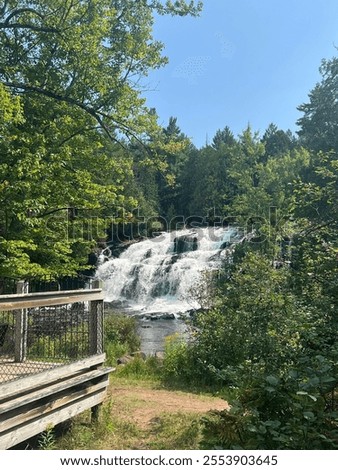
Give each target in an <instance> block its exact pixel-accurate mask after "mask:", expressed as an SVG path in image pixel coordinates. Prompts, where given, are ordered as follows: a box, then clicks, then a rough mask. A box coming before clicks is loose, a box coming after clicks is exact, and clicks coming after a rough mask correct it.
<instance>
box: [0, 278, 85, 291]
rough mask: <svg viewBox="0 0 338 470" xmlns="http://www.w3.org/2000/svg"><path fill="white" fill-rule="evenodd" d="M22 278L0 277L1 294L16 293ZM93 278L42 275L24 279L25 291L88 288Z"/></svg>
mask: <svg viewBox="0 0 338 470" xmlns="http://www.w3.org/2000/svg"><path fill="white" fill-rule="evenodd" d="M20 280H21V279H15V278H8V277H2V278H0V295H6V294H16V293H17V285H18V282H19V281H20ZM92 281H93V279H92V278H91V277H88V276H84V275H78V276H76V277H72V276H63V277H60V278H55V277H52V276H42V277H41V276H40V277H31V278H26V279H24V282H25V292H50V291H62V290H77V289H87V288H89V287H90V285H91V283H92Z"/></svg>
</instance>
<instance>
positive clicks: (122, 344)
mask: <svg viewBox="0 0 338 470" xmlns="http://www.w3.org/2000/svg"><path fill="white" fill-rule="evenodd" d="M104 345H105V352H106V357H107V358H106V361H107V364H109V365H111V366H115V365H116V360H117V359H118V358H119V357H121V356H123V355H124V354H127V353H130V352H133V351H137V350H139V348H140V338H139V336H138V335H137V332H136V321H135V318H132V317H128V316H126V315H122V314H121V315H120V314H116V313H108V312H107V314H106V317H105V321H104Z"/></svg>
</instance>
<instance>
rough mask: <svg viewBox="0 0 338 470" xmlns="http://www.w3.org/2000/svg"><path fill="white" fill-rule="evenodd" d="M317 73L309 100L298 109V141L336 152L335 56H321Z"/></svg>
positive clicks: (337, 77)
mask: <svg viewBox="0 0 338 470" xmlns="http://www.w3.org/2000/svg"><path fill="white" fill-rule="evenodd" d="M319 70H320V73H321V75H322V80H321V82H320V83H317V85H316V86H315V87H314V88H313V90H311V91H310V93H309V102H308V103H303V104H301V105H300V106H299V107H298V110H299V111H301V112H302V113H303V116H302V117H301V118H300V119H298V121H297V124H298V125H299V126H300V131H299V132H298V134H299V136H300V139H301V142H302V143H304V145H306V146H307V147H309V148H311V149H312V150H315V151H319V150H323V151H324V152H327V151H330V150H334V151H335V152H338V102H337V90H338V58H337V57H333V58H332V59H331V60H323V61H322V64H321V67H320V69H319Z"/></svg>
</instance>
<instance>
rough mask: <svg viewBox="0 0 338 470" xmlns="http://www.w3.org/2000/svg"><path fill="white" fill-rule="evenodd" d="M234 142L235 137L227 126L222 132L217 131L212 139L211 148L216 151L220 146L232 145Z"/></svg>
mask: <svg viewBox="0 0 338 470" xmlns="http://www.w3.org/2000/svg"><path fill="white" fill-rule="evenodd" d="M235 142H236V139H235V136H234V134H233V132H232V131H231V129H230V128H229V127H228V126H225V128H224V129H223V130H220V129H218V131H217V132H216V134H215V135H214V137H213V139H212V146H213V147H214V148H215V149H216V150H218V149H219V148H220V147H221V146H222V145H234V144H235Z"/></svg>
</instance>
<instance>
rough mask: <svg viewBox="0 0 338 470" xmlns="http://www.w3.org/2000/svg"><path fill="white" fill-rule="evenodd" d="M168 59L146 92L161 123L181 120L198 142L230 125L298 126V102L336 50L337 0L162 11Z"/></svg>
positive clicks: (238, 0)
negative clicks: (194, 12) (190, 12)
mask: <svg viewBox="0 0 338 470" xmlns="http://www.w3.org/2000/svg"><path fill="white" fill-rule="evenodd" d="M154 36H155V38H156V39H158V40H160V41H162V42H163V43H164V44H165V49H164V54H165V55H167V56H168V58H169V64H168V65H167V66H166V67H164V68H162V69H160V70H156V71H153V72H151V74H150V75H149V77H148V78H147V87H148V91H147V92H146V93H145V96H146V98H147V103H148V106H150V107H155V108H156V110H157V113H158V115H159V122H160V124H162V125H166V124H167V122H168V120H169V117H170V116H174V117H177V119H178V125H179V126H180V128H181V130H182V131H183V132H184V133H185V134H187V135H188V136H189V137H191V139H192V141H193V143H194V144H195V145H196V146H197V147H201V146H203V145H205V143H206V141H207V139H208V140H209V141H211V140H212V137H213V136H214V135H215V132H216V131H217V129H223V128H224V127H225V126H229V127H230V128H231V130H232V131H233V132H234V134H235V135H238V134H239V133H241V132H242V131H243V129H244V128H246V127H247V125H248V123H250V125H251V127H252V128H253V130H255V131H258V132H260V133H261V134H263V133H264V131H265V129H266V128H267V126H268V125H269V123H270V122H274V123H275V124H276V125H277V126H278V127H279V128H281V129H283V130H287V129H291V130H292V131H293V132H295V131H296V130H297V126H296V120H297V119H298V118H299V117H300V116H301V114H300V113H299V112H298V111H297V109H296V108H297V106H298V105H299V104H301V103H303V102H306V101H307V96H308V93H309V91H310V90H311V89H312V88H313V87H314V85H315V84H316V83H317V82H318V81H320V79H321V76H320V73H319V71H318V68H319V66H320V63H321V60H322V59H324V58H326V59H329V58H331V57H333V56H335V55H337V54H338V51H337V49H335V47H334V46H335V45H336V46H338V0H204V8H203V12H202V14H201V16H200V17H199V18H190V17H189V18H187V17H185V18H181V17H177V18H176V17H158V18H156V22H155V25H154Z"/></svg>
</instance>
